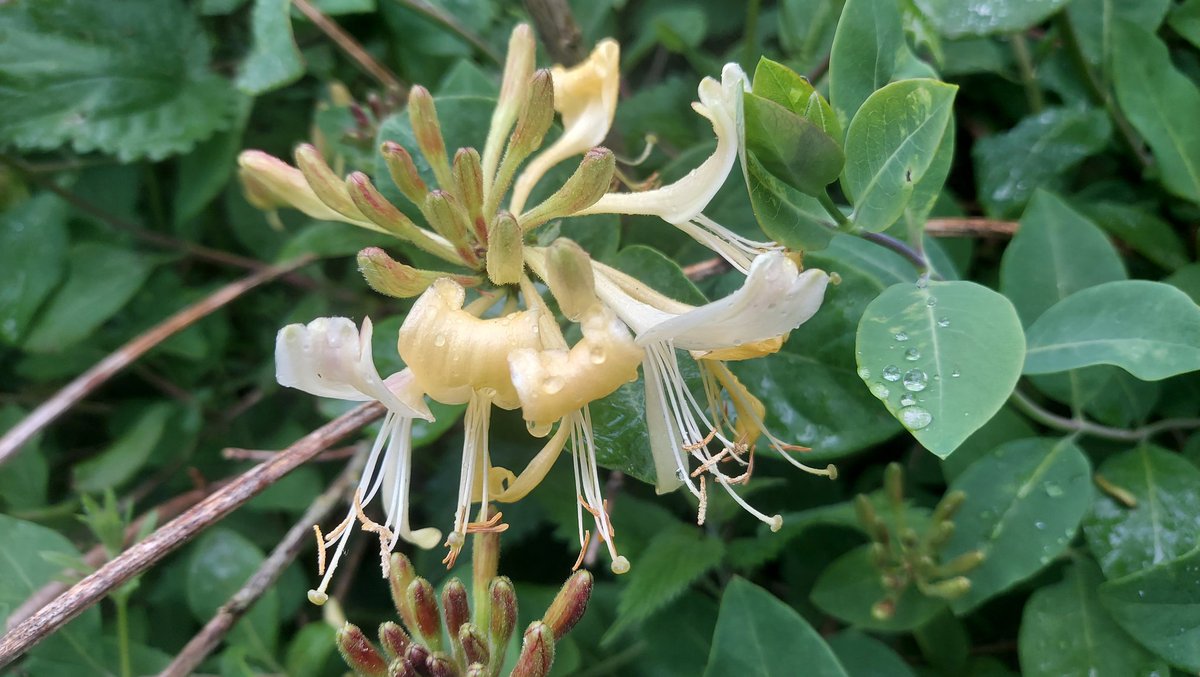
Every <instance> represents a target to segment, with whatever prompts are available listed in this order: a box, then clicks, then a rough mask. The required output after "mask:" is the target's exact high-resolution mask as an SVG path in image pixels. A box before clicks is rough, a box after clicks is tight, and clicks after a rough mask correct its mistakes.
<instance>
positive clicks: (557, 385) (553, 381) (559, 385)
mask: <svg viewBox="0 0 1200 677" xmlns="http://www.w3.org/2000/svg"><path fill="white" fill-rule="evenodd" d="M564 385H566V384H565V383H564V382H563V380H562V379H561V378H559V377H557V376H550V377H548V378H547V379H546V380H545V381H542V391H543V392H545V393H546V394H547V395H554V394H556V393H558V392H559V391H561V390H562V389H563V386H564Z"/></svg>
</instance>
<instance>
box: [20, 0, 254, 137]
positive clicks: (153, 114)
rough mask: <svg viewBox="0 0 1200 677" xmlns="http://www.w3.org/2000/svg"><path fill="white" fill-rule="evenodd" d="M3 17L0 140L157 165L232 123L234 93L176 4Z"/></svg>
mask: <svg viewBox="0 0 1200 677" xmlns="http://www.w3.org/2000/svg"><path fill="white" fill-rule="evenodd" d="M4 15H5V23H4V25H3V27H0V80H3V81H4V83H5V86H4V88H3V90H0V109H3V110H4V116H3V119H0V141H3V142H6V143H11V144H15V145H17V146H18V147H20V148H26V149H47V150H48V149H51V148H56V147H58V146H62V145H66V144H70V145H71V147H72V148H73V149H74V150H75V151H76V152H79V153H87V152H92V151H99V152H102V153H110V154H113V155H116V156H117V157H119V158H120V159H121V160H124V161H129V160H134V159H138V158H150V159H156V160H157V159H161V158H164V157H167V156H168V155H172V154H175V153H182V152H185V151H187V150H189V149H190V148H191V147H192V146H193V145H194V144H195V143H196V142H197V141H200V140H203V139H205V138H207V137H208V136H210V135H211V134H212V133H213V132H216V131H218V130H220V129H223V128H225V127H226V126H227V125H228V124H229V122H230V120H231V119H232V117H233V114H234V111H235V108H236V105H237V100H238V97H237V93H236V92H235V91H234V89H233V88H232V87H231V86H230V84H229V81H228V80H226V79H225V78H223V77H221V76H219V75H217V74H216V73H214V72H213V71H212V70H211V69H210V68H209V63H208V61H209V52H210V46H209V42H208V38H207V36H206V35H205V34H204V32H203V31H202V30H201V28H200V25H199V23H198V22H197V21H196V19H195V18H194V17H193V16H192V14H191V12H190V11H189V10H188V8H187V7H186V6H184V4H183V3H181V2H178V1H177V0H127V1H125V2H122V3H120V4H119V5H111V6H110V5H107V4H105V5H99V4H96V3H93V2H87V1H86V0H44V1H39V2H24V3H20V4H17V5H13V6H10V7H6V8H5V10H4ZM83 121H87V124H82V122H83Z"/></svg>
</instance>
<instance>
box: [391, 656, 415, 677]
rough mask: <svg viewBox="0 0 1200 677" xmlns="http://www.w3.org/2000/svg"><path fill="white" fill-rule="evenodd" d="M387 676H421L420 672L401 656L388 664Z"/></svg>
mask: <svg viewBox="0 0 1200 677" xmlns="http://www.w3.org/2000/svg"><path fill="white" fill-rule="evenodd" d="M387 674H388V677H421V673H420V672H417V669H416V668H414V667H413V664H412V663H410V662H409V660H408V659H407V658H405V657H403V656H401V657H399V658H397V659H396V660H394V661H392V662H391V664H390V665H388V672H387Z"/></svg>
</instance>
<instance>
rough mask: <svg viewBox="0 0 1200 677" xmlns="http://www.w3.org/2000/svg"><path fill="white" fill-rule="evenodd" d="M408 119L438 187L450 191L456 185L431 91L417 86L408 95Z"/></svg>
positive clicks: (418, 146)
mask: <svg viewBox="0 0 1200 677" xmlns="http://www.w3.org/2000/svg"><path fill="white" fill-rule="evenodd" d="M408 119H409V121H410V122H411V123H412V130H413V136H414V137H416V140H417V148H420V149H421V154H422V155H424V156H425V159H426V160H427V161H428V162H429V166H430V167H432V168H433V175H434V176H435V177H437V181H438V185H439V186H440V187H441V188H443V189H447V190H449V189H450V188H451V187H452V186H453V185H454V179H453V177H452V175H451V173H450V162H449V160H448V159H447V158H446V142H445V140H444V139H443V138H442V126H441V124H439V123H438V115H437V106H435V105H434V103H433V96H431V95H430V94H429V90H428V89H425V88H424V87H422V86H420V85H416V86H414V87H413V88H412V90H410V91H409V93H408Z"/></svg>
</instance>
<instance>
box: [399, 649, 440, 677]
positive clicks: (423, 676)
mask: <svg viewBox="0 0 1200 677" xmlns="http://www.w3.org/2000/svg"><path fill="white" fill-rule="evenodd" d="M432 655H433V652H431V651H430V650H429V649H428V648H426V647H424V646H422V645H420V644H415V643H414V644H409V645H408V651H406V652H405V653H404V660H405V661H407V662H408V664H409V665H411V666H412V669H413V673H415V674H417V675H420V677H428V675H429V671H428V670H426V669H425V666H426V665H428V664H429V657H430V656H432Z"/></svg>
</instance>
